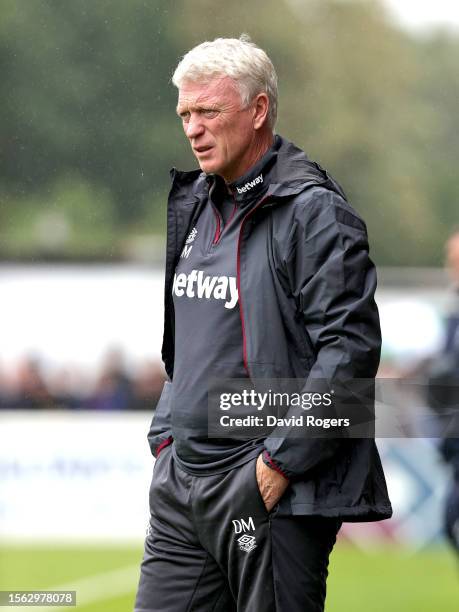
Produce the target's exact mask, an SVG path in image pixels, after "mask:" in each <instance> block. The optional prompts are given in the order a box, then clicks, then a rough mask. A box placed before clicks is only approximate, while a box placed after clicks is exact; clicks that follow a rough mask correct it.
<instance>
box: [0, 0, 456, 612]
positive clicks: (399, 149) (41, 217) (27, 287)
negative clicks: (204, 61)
mask: <svg viewBox="0 0 459 612" xmlns="http://www.w3.org/2000/svg"><path fill="white" fill-rule="evenodd" d="M0 9H1V20H0V78H1V86H2V96H1V113H0V142H1V147H0V155H1V175H0V408H1V410H0V540H1V543H0V590H1V589H3V590H6V589H9V590H12V589H16V590H19V589H48V588H49V589H51V588H52V589H66V588H70V589H72V590H75V589H76V590H77V593H78V595H77V597H78V601H79V604H78V606H77V609H78V610H81V611H82V612H99V611H102V610H104V611H110V612H121V611H127V610H131V609H132V603H133V597H134V593H135V590H136V585H137V580H138V575H139V563H140V559H141V556H142V548H143V537H144V533H145V528H146V526H147V521H148V486H149V482H150V479H151V471H152V467H153V460H152V458H151V456H150V454H149V449H148V446H147V442H146V433H147V430H148V427H149V424H150V421H151V418H152V416H153V411H154V407H155V403H156V401H157V398H158V395H159V393H160V391H161V388H162V384H163V380H164V372H163V368H162V364H161V361H160V347H161V338H162V291H163V268H162V266H163V252H164V245H165V219H166V215H165V210H166V199H167V193H168V187H169V169H170V168H171V167H172V166H177V167H178V168H180V169H191V168H194V167H195V162H194V159H193V156H192V154H191V152H190V151H189V148H188V146H187V143H186V142H185V138H184V136H183V134H182V132H181V125H180V124H179V122H178V121H177V118H176V115H175V104H176V91H175V89H174V87H173V86H172V85H171V83H170V77H171V75H172V72H173V70H174V68H175V66H176V64H177V62H178V60H179V59H180V57H181V56H182V55H183V54H184V53H185V52H186V51H187V50H188V49H190V48H191V47H192V46H194V45H196V44H198V43H200V42H202V41H204V40H207V39H213V38H216V37H217V36H225V37H227V36H235V37H237V36H239V35H240V34H241V33H242V32H247V33H249V34H250V36H251V37H252V39H253V40H254V41H255V42H256V43H257V44H258V45H260V46H261V47H262V48H264V49H265V50H266V51H267V52H268V54H269V55H270V57H271V59H272V60H273V63H274V65H275V66H276V69H277V72H278V76H279V89H280V91H279V93H280V104H279V121H278V125H277V131H278V132H279V133H280V134H282V135H283V136H284V137H286V138H288V139H290V140H293V141H294V142H295V143H296V144H297V145H299V146H300V147H302V148H303V149H304V150H305V151H306V152H307V153H308V155H309V156H310V157H311V158H312V159H315V160H316V161H318V162H319V163H321V164H322V165H323V166H325V167H326V168H327V169H328V170H329V172H330V173H331V174H332V175H333V176H335V177H336V178H337V179H338V180H339V182H340V183H341V184H342V185H343V187H344V189H345V191H346V193H347V195H348V198H349V201H350V202H351V203H352V205H353V206H354V207H355V208H356V209H357V210H358V211H359V212H360V213H361V215H362V216H363V217H364V219H365V220H366V222H367V225H368V231H369V238H370V246H371V254H372V258H373V260H374V261H375V262H376V264H377V266H378V271H379V287H378V295H377V301H378V306H379V309H380V314H381V324H382V329H383V338H384V344H383V359H382V363H381V369H380V373H379V376H380V378H381V379H390V380H392V381H393V383H394V384H393V385H392V387H391V389H392V391H391V393H393V398H392V399H393V402H394V403H395V404H396V405H398V406H402V407H406V406H410V405H419V404H422V403H423V402H425V398H424V397H423V396H422V394H418V395H416V393H413V387H414V386H413V385H411V386H410V385H407V386H405V387H403V385H398V384H397V381H403V380H410V381H411V380H414V379H415V378H416V377H417V380H421V381H422V380H423V379H424V378H425V376H426V372H427V371H428V367H429V364H430V365H431V364H432V362H434V361H435V359H436V356H437V355H438V354H439V352H441V351H442V350H443V348H442V347H443V346H444V343H445V337H446V331H445V330H446V328H447V324H448V322H449V321H451V316H452V315H454V312H456V311H455V310H454V309H455V305H454V298H455V291H454V290H452V288H451V280H450V278H449V276H448V275H447V273H446V272H445V270H444V261H445V243H446V241H447V239H448V237H449V236H450V234H451V232H452V231H454V229H455V228H456V229H457V228H459V176H458V172H457V161H458V159H459V138H458V136H457V135H458V133H459V113H458V112H457V108H458V100H459V70H458V65H459V6H456V3H452V2H448V1H447V0H437V1H436V2H435V3H427V2H415V1H411V0H380V1H377V0H374V1H373V0H361V1H357V0H340V1H338V0H334V1H332V0H277V1H276V2H274V0H264V1H263V2H261V1H259V0H252V1H251V2H250V3H247V4H245V5H243V4H242V3H238V4H235V3H228V2H223V1H221V0H212V1H210V0H194V1H193V2H185V0H173V1H171V0H169V1H165V0H151V1H148V2H147V1H141V0H131V2H128V3H127V2H122V1H121V0H110V1H108V0H97V1H96V2H94V1H93V0H92V1H90V0H72V2H70V1H69V2H62V1H61V0H34V2H18V1H17V0H0ZM407 387H409V389H408V391H407ZM429 433H430V435H429V436H428V437H420V436H419V435H417V436H412V437H411V438H409V439H408V438H397V439H396V438H393V439H387V438H385V439H379V440H378V447H379V449H380V452H381V455H382V459H383V463H384V467H385V470H386V475H387V480H388V486H389V489H390V495H391V499H392V502H393V506H394V511H395V512H394V517H393V518H392V519H391V520H389V521H385V522H382V523H375V524H360V525H359V524H357V525H345V526H344V527H343V529H342V531H341V533H340V538H339V541H338V544H337V546H336V548H335V551H334V552H333V555H332V558H331V571H330V579H329V595H328V604H327V610H328V611H329V612H338V611H344V612H347V611H348V610H352V611H353V612H359V611H360V610H362V611H363V610H372V611H379V610H381V611H382V610H384V611H386V610H391V612H398V611H400V612H410V611H413V612H414V611H416V612H424V611H425V612H431V611H432V610H435V611H436V612H443V611H444V612H449V611H451V612H453V611H457V610H458V609H459V582H458V566H457V555H456V556H455V553H454V551H453V548H452V547H451V546H449V545H448V544H447V540H446V538H445V536H444V513H445V504H446V498H447V495H448V491H449V490H450V488H451V482H452V478H453V474H452V466H451V463H448V461H445V457H444V453H443V454H442V453H441V452H440V450H439V447H440V444H441V442H440V440H439V439H438V437H431V436H432V432H429ZM458 529H459V528H458ZM458 537H459V536H458ZM254 612H256V611H254Z"/></svg>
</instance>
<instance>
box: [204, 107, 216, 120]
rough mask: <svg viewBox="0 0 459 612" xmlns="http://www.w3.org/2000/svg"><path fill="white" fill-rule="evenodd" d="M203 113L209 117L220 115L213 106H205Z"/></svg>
mask: <svg viewBox="0 0 459 612" xmlns="http://www.w3.org/2000/svg"><path fill="white" fill-rule="evenodd" d="M202 114H203V115H204V117H206V118H207V119H213V118H214V117H216V116H217V115H218V110H215V109H213V108H205V109H204V110H203V111H202Z"/></svg>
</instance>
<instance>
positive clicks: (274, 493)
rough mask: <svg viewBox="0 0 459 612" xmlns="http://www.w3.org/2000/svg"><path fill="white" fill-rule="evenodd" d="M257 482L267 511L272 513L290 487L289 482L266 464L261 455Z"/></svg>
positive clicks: (258, 462) (259, 456) (258, 460)
mask: <svg viewBox="0 0 459 612" xmlns="http://www.w3.org/2000/svg"><path fill="white" fill-rule="evenodd" d="M256 474H257V482H258V488H259V489H260V493H261V496H262V498H263V501H264V502H265V506H266V510H267V511H268V512H271V510H272V509H273V508H274V506H275V505H276V504H277V502H278V501H279V500H280V498H281V497H282V495H283V494H284V492H285V489H286V488H287V487H288V485H289V481H288V480H287V479H286V478H284V476H282V475H281V474H279V473H278V472H276V471H275V470H272V469H271V468H270V467H268V466H267V465H266V464H265V463H264V462H263V458H262V456H261V455H258V459H257V470H256Z"/></svg>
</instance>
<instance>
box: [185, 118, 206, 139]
mask: <svg viewBox="0 0 459 612" xmlns="http://www.w3.org/2000/svg"><path fill="white" fill-rule="evenodd" d="M203 132H204V125H203V123H202V121H201V118H200V117H199V115H198V114H196V115H195V114H194V113H191V116H190V119H189V120H188V123H186V124H185V134H186V137H187V138H196V137H197V136H201V134H202V133H203Z"/></svg>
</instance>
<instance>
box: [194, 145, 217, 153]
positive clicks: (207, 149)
mask: <svg viewBox="0 0 459 612" xmlns="http://www.w3.org/2000/svg"><path fill="white" fill-rule="evenodd" d="M212 148H213V147H212V146H211V145H210V146H207V147H193V151H194V152H195V153H205V152H206V151H210V149H212Z"/></svg>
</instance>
